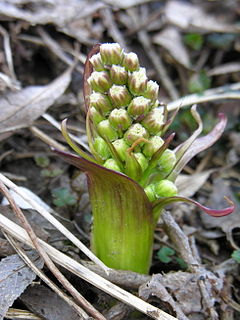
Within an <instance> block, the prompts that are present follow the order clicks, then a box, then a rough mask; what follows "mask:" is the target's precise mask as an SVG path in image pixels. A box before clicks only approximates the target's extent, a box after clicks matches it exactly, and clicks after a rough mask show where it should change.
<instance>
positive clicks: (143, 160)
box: [134, 152, 148, 172]
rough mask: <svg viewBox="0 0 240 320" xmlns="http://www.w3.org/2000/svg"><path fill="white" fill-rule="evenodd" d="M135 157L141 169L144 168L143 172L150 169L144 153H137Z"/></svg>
mask: <svg viewBox="0 0 240 320" xmlns="http://www.w3.org/2000/svg"><path fill="white" fill-rule="evenodd" d="M134 156H135V158H136V159H137V162H138V163H139V164H140V167H141V168H142V172H144V171H145V170H146V169H147V167H148V160H147V158H145V157H144V155H143V154H142V152H135V153H134Z"/></svg>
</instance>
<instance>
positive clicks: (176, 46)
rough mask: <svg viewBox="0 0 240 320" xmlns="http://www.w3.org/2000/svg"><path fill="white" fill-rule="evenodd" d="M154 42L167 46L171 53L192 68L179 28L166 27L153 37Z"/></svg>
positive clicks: (184, 64) (177, 59) (181, 62)
mask: <svg viewBox="0 0 240 320" xmlns="http://www.w3.org/2000/svg"><path fill="white" fill-rule="evenodd" d="M153 42H154V43H156V44H159V45H160V46H162V47H163V48H165V49H166V50H167V51H168V52H169V53H170V55H171V56H172V57H173V58H174V59H175V60H176V61H177V62H179V63H180V64H182V65H183V66H184V67H185V68H191V62H190V58H189V55H188V52H187V50H186V48H185V46H184V44H183V42H182V37H181V35H180V33H179V31H178V29H177V28H175V27H167V28H165V29H164V30H163V31H161V32H159V33H158V34H156V35H155V36H154V37H153Z"/></svg>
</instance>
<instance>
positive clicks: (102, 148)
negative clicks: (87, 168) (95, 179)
mask: <svg viewBox="0 0 240 320" xmlns="http://www.w3.org/2000/svg"><path fill="white" fill-rule="evenodd" d="M93 148H94V150H95V151H96V152H97V154H98V155H99V156H100V157H101V158H102V159H103V160H107V159H108V158H110V156H111V153H110V151H109V148H108V145H107V143H106V142H105V141H104V140H103V139H102V138H101V137H96V138H95V139H94V142H93Z"/></svg>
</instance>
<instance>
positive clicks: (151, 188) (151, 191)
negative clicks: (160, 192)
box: [144, 184, 157, 202]
mask: <svg viewBox="0 0 240 320" xmlns="http://www.w3.org/2000/svg"><path fill="white" fill-rule="evenodd" d="M144 191H145V193H146V195H147V197H148V199H149V200H150V201H151V202H153V201H155V200H156V199H157V197H156V194H155V190H154V184H149V185H148V186H147V187H146V188H145V189H144Z"/></svg>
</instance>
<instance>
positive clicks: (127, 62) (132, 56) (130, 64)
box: [122, 52, 139, 72]
mask: <svg viewBox="0 0 240 320" xmlns="http://www.w3.org/2000/svg"><path fill="white" fill-rule="evenodd" d="M122 64H123V66H124V67H125V69H126V70H127V71H131V72H133V71H137V70H138V69H139V61H138V56H137V55H136V53H134V52H130V53H125V54H124V58H123V62H122Z"/></svg>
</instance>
